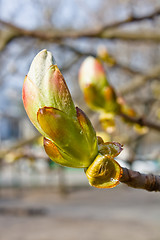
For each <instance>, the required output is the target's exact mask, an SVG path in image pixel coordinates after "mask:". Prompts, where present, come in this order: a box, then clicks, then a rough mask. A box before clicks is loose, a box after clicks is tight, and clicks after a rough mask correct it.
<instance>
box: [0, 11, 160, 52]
mask: <svg viewBox="0 0 160 240" xmlns="http://www.w3.org/2000/svg"><path fill="white" fill-rule="evenodd" d="M159 14H160V10H159V9H157V10H156V11H154V12H153V13H151V14H148V15H146V16H143V17H135V16H129V17H128V18H126V19H124V20H121V21H118V22H115V23H110V24H107V25H104V26H102V27H100V28H98V29H92V30H86V31H81V32H77V31H73V30H72V31H57V30H56V29H54V30H53V31H51V30H48V31H43V30H27V29H23V28H21V27H18V26H16V25H14V24H12V23H10V22H6V21H3V20H0V24H1V25H3V26H6V27H8V28H10V29H11V33H10V34H9V33H8V34H7V36H6V37H5V39H4V41H5V43H3V44H2V46H1V48H4V47H5V44H7V43H9V42H10V41H12V40H13V39H14V38H17V37H24V36H27V37H32V38H38V39H41V40H44V41H49V42H57V41H60V40H65V39H68V38H69V39H78V38H108V39H121V40H152V41H158V42H159V41H160V33H159V32H156V31H154V32H153V31H152V32H150V31H149V32H146V31H145V32H143V33H142V32H141V31H140V32H126V31H124V30H122V29H121V30H120V31H119V30H118V29H117V28H118V27H119V26H122V25H124V24H127V23H131V22H139V21H143V20H146V19H150V20H151V19H153V18H154V17H156V16H158V15H159ZM3 31H4V30H1V35H2V34H3Z"/></svg>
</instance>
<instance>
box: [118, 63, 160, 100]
mask: <svg viewBox="0 0 160 240" xmlns="http://www.w3.org/2000/svg"><path fill="white" fill-rule="evenodd" d="M159 76H160V65H157V66H155V67H153V68H152V69H151V70H150V71H149V72H148V73H147V74H144V75H143V74H141V75H140V74H137V76H135V77H134V78H133V79H132V81H131V82H130V83H129V84H127V85H126V86H123V88H121V89H119V93H120V94H122V95H125V94H129V93H130V92H133V91H135V90H136V89H137V88H140V87H142V86H143V85H144V84H145V83H146V82H147V81H148V80H152V79H155V78H159Z"/></svg>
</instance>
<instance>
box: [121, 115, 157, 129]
mask: <svg viewBox="0 0 160 240" xmlns="http://www.w3.org/2000/svg"><path fill="white" fill-rule="evenodd" d="M119 116H120V117H122V118H124V119H125V120H127V121H129V122H131V123H137V124H139V125H140V126H146V127H149V128H151V129H154V130H156V131H160V125H159V124H156V123H153V122H150V121H148V120H147V119H146V118H145V117H130V116H128V115H126V114H124V113H120V114H119Z"/></svg>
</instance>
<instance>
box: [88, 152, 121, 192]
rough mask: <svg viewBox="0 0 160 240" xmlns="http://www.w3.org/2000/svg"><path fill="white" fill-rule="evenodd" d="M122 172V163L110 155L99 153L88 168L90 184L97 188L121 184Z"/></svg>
mask: <svg viewBox="0 0 160 240" xmlns="http://www.w3.org/2000/svg"><path fill="white" fill-rule="evenodd" d="M121 174H122V168H121V167H120V165H119V164H118V163H117V162H116V161H115V160H114V159H113V158H112V157H110V156H108V155H106V156H103V155H101V154H98V156H97V157H96V159H95V160H94V162H93V163H92V164H91V165H90V166H89V167H88V169H87V170H86V176H87V178H88V180H89V184H90V185H91V186H93V187H97V188H113V187H115V186H116V185H118V184H119V179H120V177H121Z"/></svg>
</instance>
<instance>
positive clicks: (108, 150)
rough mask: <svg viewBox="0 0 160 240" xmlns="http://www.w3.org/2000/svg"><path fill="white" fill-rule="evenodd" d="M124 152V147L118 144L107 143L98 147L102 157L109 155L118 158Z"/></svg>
mask: <svg viewBox="0 0 160 240" xmlns="http://www.w3.org/2000/svg"><path fill="white" fill-rule="evenodd" d="M122 150H123V145H122V144H120V143H118V142H105V143H101V144H99V145H98V151H99V152H100V153H101V154H102V155H109V156H110V157H116V156H118V155H119V154H120V153H121V151H122Z"/></svg>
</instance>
